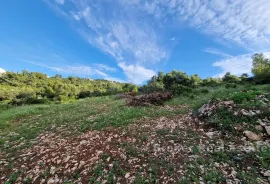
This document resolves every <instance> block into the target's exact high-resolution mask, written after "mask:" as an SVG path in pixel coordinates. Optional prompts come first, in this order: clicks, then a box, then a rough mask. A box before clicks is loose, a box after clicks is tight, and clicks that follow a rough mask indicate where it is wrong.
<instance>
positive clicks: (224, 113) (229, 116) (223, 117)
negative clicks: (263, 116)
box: [206, 107, 258, 133]
mask: <svg viewBox="0 0 270 184" xmlns="http://www.w3.org/2000/svg"><path fill="white" fill-rule="evenodd" d="M257 118H258V117H256V116H237V115H234V114H233V111H231V110H229V109H227V108H224V107H220V108H218V109H217V110H216V111H215V112H214V113H212V115H211V116H210V117H208V118H207V119H206V122H207V124H208V125H210V126H211V127H214V128H216V129H217V130H220V131H222V132H231V133H237V131H236V130H235V128H234V127H236V126H237V125H238V124H242V123H243V122H245V123H248V124H250V125H252V124H253V125H254V124H255V123H256V120H257Z"/></svg>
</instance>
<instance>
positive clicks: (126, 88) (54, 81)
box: [0, 54, 270, 105]
mask: <svg viewBox="0 0 270 184" xmlns="http://www.w3.org/2000/svg"><path fill="white" fill-rule="evenodd" d="M252 59H253V67H252V73H253V76H248V74H246V73H244V74H242V75H241V76H236V75H232V74H231V73H230V72H227V73H226V74H225V75H224V76H223V77H222V78H211V77H210V78H206V79H202V78H200V77H199V76H198V75H196V74H195V75H191V76H189V75H187V74H186V73H185V72H182V71H176V70H173V71H171V72H169V73H166V74H165V73H164V72H158V74H157V75H154V76H153V77H152V78H151V79H150V80H149V81H148V82H147V83H146V84H145V85H143V86H140V87H139V86H137V85H134V84H130V83H119V82H112V81H107V80H92V79H87V78H78V77H71V76H70V77H67V78H63V77H62V76H61V75H58V74H57V75H55V76H54V77H48V76H47V75H45V74H42V73H39V72H28V71H26V70H23V71H22V72H21V73H14V72H6V73H4V74H2V75H0V102H1V101H2V102H3V101H4V102H8V103H10V104H12V105H22V104H37V103H50V102H51V101H56V102H64V101H69V100H76V99H80V98H87V97H93V96H104V95H113V94H118V93H125V92H135V93H137V92H138V91H139V92H140V93H151V92H158V91H171V92H173V94H174V95H182V94H184V93H188V92H190V91H191V90H192V89H194V88H197V87H213V86H219V85H225V87H228V88H229V87H237V85H239V84H269V83H270V60H269V59H267V58H265V57H264V55H263V54H255V55H254V56H253V57H252Z"/></svg>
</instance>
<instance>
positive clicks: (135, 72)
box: [118, 62, 156, 84]
mask: <svg viewBox="0 0 270 184" xmlns="http://www.w3.org/2000/svg"><path fill="white" fill-rule="evenodd" d="M118 66H119V67H120V68H121V69H122V70H123V71H124V73H125V74H126V75H127V77H128V81H130V82H132V83H135V84H141V83H142V82H143V81H146V80H148V79H150V78H151V77H152V76H154V75H155V74H156V73H155V72H154V71H153V70H150V69H146V68H144V67H142V66H139V65H132V64H130V65H128V64H126V63H124V62H122V63H119V64H118Z"/></svg>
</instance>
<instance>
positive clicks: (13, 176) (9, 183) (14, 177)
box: [5, 171, 22, 184]
mask: <svg viewBox="0 0 270 184" xmlns="http://www.w3.org/2000/svg"><path fill="white" fill-rule="evenodd" d="M21 173H22V171H19V172H14V173H12V174H11V175H10V177H9V179H8V181H6V182H5V184H13V183H15V182H16V180H17V179H18V177H19V176H20V174H21Z"/></svg>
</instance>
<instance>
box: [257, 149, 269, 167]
mask: <svg viewBox="0 0 270 184" xmlns="http://www.w3.org/2000/svg"><path fill="white" fill-rule="evenodd" d="M259 159H260V163H261V165H262V167H263V168H265V169H270V149H269V148H268V149H266V150H263V151H261V152H259Z"/></svg>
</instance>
